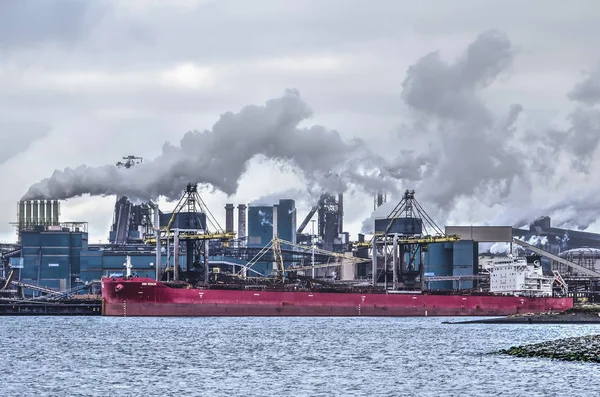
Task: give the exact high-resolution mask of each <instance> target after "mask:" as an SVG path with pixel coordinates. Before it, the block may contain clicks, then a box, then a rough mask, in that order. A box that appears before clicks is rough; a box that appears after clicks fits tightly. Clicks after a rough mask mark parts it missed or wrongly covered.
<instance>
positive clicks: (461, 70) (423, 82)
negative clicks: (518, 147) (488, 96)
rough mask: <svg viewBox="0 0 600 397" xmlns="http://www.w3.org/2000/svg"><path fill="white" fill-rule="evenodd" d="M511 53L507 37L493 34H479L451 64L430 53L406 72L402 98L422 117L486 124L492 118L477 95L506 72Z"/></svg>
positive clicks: (493, 32) (434, 53) (435, 53)
mask: <svg viewBox="0 0 600 397" xmlns="http://www.w3.org/2000/svg"><path fill="white" fill-rule="evenodd" d="M513 53H514V50H513V48H512V46H511V43H510V41H509V40H508V38H507V37H506V36H504V35H503V34H501V33H499V32H495V31H491V32H486V33H482V34H480V35H479V36H478V37H477V39H476V40H475V41H474V42H473V43H471V44H470V45H469V47H468V48H467V49H466V51H465V53H464V54H463V56H462V57H461V58H460V59H458V60H457V61H456V62H455V63H453V64H447V63H445V62H444V61H443V60H442V59H441V57H440V54H439V52H432V53H430V54H428V55H426V56H424V57H423V58H421V59H420V60H419V61H418V62H417V63H416V64H414V65H413V66H411V67H410V68H409V69H408V71H407V73H406V79H405V80H404V83H403V92H402V98H403V99H404V101H405V102H406V104H407V105H409V106H411V107H412V108H414V109H416V110H417V111H420V112H423V113H425V114H431V115H435V116H437V117H441V118H445V119H450V120H455V121H467V120H469V121H470V122H477V123H478V124H488V123H489V121H490V118H491V116H490V115H489V112H488V110H487V109H486V108H485V106H484V105H483V103H482V102H481V100H480V99H479V98H478V97H477V96H476V92H477V91H478V90H480V89H481V88H484V87H485V86H487V85H488V84H489V83H491V82H492V81H493V80H494V79H495V78H496V77H497V76H498V74H499V73H500V72H502V71H503V70H505V69H506V67H507V66H508V65H509V64H510V62H511V61H512V58H513Z"/></svg>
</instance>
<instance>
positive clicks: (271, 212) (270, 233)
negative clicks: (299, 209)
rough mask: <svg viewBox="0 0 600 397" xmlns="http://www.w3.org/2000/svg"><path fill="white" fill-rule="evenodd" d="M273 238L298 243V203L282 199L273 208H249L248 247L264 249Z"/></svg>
mask: <svg viewBox="0 0 600 397" xmlns="http://www.w3.org/2000/svg"><path fill="white" fill-rule="evenodd" d="M273 237H279V238H280V239H282V240H285V241H290V242H292V243H296V202H295V201H294V200H291V199H281V200H279V203H278V204H275V205H273V206H253V205H250V206H249V207H248V246H249V247H264V246H265V245H267V244H269V242H270V241H271V240H272V239H273Z"/></svg>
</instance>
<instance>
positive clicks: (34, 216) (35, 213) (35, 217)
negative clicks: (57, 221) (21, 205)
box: [31, 200, 40, 226]
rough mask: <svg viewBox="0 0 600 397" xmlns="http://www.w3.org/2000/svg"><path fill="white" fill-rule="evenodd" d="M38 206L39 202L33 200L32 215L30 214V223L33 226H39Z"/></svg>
mask: <svg viewBox="0 0 600 397" xmlns="http://www.w3.org/2000/svg"><path fill="white" fill-rule="evenodd" d="M39 205H40V202H39V201H38V200H33V213H32V221H31V223H32V224H33V225H35V226H37V225H39V224H40V217H39V211H38V209H39Z"/></svg>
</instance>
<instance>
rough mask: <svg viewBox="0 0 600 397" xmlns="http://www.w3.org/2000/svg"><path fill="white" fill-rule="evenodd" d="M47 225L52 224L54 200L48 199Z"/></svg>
mask: <svg viewBox="0 0 600 397" xmlns="http://www.w3.org/2000/svg"><path fill="white" fill-rule="evenodd" d="M46 225H48V226H50V225H52V201H51V200H46Z"/></svg>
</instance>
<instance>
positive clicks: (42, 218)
mask: <svg viewBox="0 0 600 397" xmlns="http://www.w3.org/2000/svg"><path fill="white" fill-rule="evenodd" d="M39 224H40V225H46V224H47V223H46V200H40V222H39Z"/></svg>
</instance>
